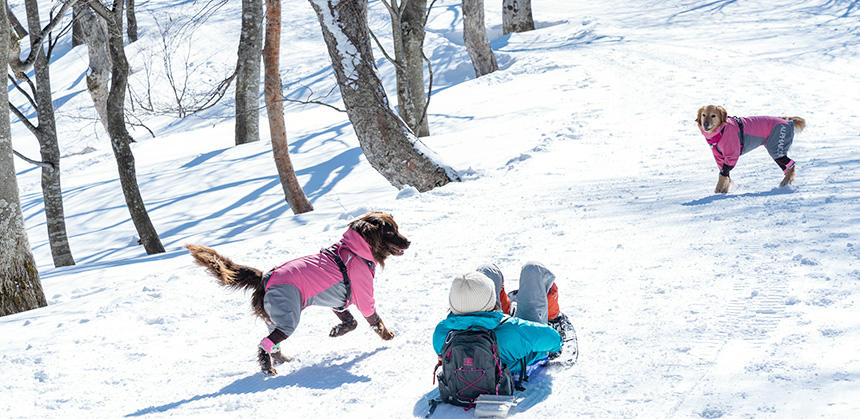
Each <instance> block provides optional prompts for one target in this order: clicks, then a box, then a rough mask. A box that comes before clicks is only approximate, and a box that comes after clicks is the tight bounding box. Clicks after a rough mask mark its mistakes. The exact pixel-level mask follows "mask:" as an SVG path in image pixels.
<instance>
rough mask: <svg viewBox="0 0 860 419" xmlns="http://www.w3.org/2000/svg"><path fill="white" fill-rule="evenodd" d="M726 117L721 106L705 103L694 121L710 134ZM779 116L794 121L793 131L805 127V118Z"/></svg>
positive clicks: (801, 129)
mask: <svg viewBox="0 0 860 419" xmlns="http://www.w3.org/2000/svg"><path fill="white" fill-rule="evenodd" d="M728 117H729V114H728V113H727V112H726V109H725V108H723V107H722V106H717V105H705V106H702V107H701V108H699V111H698V112H697V113H696V123H697V124H699V128H701V129H702V131H705V132H707V133H708V134H712V133H713V132H714V131H715V130H716V129H717V128H718V127H719V126H720V125H723V123H724V122H726V119H727V118H728ZM780 118H782V119H784V120H786V121H792V122H794V131H795V132H800V131H803V129H804V128H806V120H804V119H803V118H801V117H799V116H780Z"/></svg>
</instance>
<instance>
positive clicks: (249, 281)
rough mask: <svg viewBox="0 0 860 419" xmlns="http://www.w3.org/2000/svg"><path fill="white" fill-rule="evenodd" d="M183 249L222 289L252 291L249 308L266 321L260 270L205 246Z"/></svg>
mask: <svg viewBox="0 0 860 419" xmlns="http://www.w3.org/2000/svg"><path fill="white" fill-rule="evenodd" d="M185 248H186V249H188V251H189V252H191V256H192V257H194V261H195V262H197V264H198V265H200V266H202V267H204V268H206V270H207V271H209V273H210V274H211V275H212V276H214V277H215V278H216V279H217V280H218V284H219V285H221V286H222V287H227V288H231V289H248V290H253V295H252V297H251V306H252V307H253V310H254V314H255V315H257V316H258V317H260V318H263V319H266V320H268V318H269V315H268V314H267V313H266V310H265V309H264V308H263V296H264V295H265V294H266V288H265V284H263V273H262V272H260V270H258V269H254V268H252V267H250V266H245V265H239V264H237V263H235V262H233V261H232V260H230V259H228V258H226V257H224V256H221V255H220V254H219V253H218V252H216V251H215V249H211V248H208V247H206V246H200V245H196V244H186V245H185Z"/></svg>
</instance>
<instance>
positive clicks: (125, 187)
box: [87, 0, 164, 254]
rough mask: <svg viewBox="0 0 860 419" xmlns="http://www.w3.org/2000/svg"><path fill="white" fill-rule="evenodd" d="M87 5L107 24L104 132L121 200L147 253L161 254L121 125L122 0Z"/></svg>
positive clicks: (124, 81)
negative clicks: (108, 77) (108, 80)
mask: <svg viewBox="0 0 860 419" xmlns="http://www.w3.org/2000/svg"><path fill="white" fill-rule="evenodd" d="M87 1H88V4H89V5H90V7H91V8H92V9H93V11H94V12H96V14H97V15H99V17H101V18H102V19H104V20H105V22H106V23H107V27H108V51H109V52H110V58H111V84H110V91H109V93H108V99H107V113H108V135H109V136H110V140H111V148H112V149H113V153H114V157H115V158H116V163H117V169H118V170H119V180H120V184H121V185H122V192H123V195H124V196H125V203H126V206H127V207H128V211H129V214H130V215H131V220H132V222H133V223H134V227H135V229H136V230H137V234H138V235H139V236H140V242H141V244H143V247H144V249H146V253H147V254H154V253H162V252H164V246H162V244H161V240H160V239H159V238H158V233H157V232H156V231H155V227H153V225H152V221H151V220H150V219H149V214H148V213H147V211H146V206H145V204H144V202H143V198H142V197H141V196H140V188H139V187H138V185H137V174H136V171H135V166H134V154H132V151H131V146H130V143H131V142H132V138H131V135H130V134H129V133H128V130H127V129H126V126H125V90H126V87H127V86H128V60H127V59H126V57H125V50H124V49H123V36H122V17H123V16H122V9H123V7H122V4H123V0H114V2H113V7H112V9H111V10H108V8H107V7H105V6H104V5H103V4H102V3H101V2H100V1H99V0H87Z"/></svg>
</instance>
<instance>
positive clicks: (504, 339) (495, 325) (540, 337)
mask: <svg viewBox="0 0 860 419" xmlns="http://www.w3.org/2000/svg"><path fill="white" fill-rule="evenodd" d="M505 318H507V320H506V321H505V322H504V323H502V320H503V319H505ZM499 323H501V324H499ZM471 326H481V327H484V328H487V329H490V330H494V331H495V332H496V339H497V340H498V342H499V355H500V356H501V358H502V362H503V363H505V364H506V365H507V366H508V368H510V370H511V372H514V371H519V370H520V363H519V361H520V360H521V359H523V358H525V359H526V364H531V363H532V362H534V361H536V360H538V359H541V358H544V357H546V355H547V352H558V351H560V350H561V343H562V342H561V336H560V335H559V334H558V332H556V331H555V329H553V328H552V327H550V326H548V325H545V324H542V323H535V322H530V321H528V320H523V319H519V318H516V317H510V316H507V315H505V314H504V313H502V312H501V311H481V312H477V313H469V314H463V315H455V314H453V313H452V314H449V315H448V317H447V318H446V319H445V320H442V321H441V322H439V324H438V325H436V331H435V332H433V349H434V350H436V354H437V355H438V354H441V353H442V345H444V344H445V337H446V336H448V332H449V331H450V330H465V329H468V328H469V327H471Z"/></svg>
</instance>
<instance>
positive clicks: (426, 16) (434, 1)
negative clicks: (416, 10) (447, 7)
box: [424, 0, 436, 25]
mask: <svg viewBox="0 0 860 419" xmlns="http://www.w3.org/2000/svg"><path fill="white" fill-rule="evenodd" d="M434 4H436V0H433V1H431V2H430V6H428V7H427V14H425V15H424V24H425V25H427V19H429V18H430V11H431V10H433V5H434Z"/></svg>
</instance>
